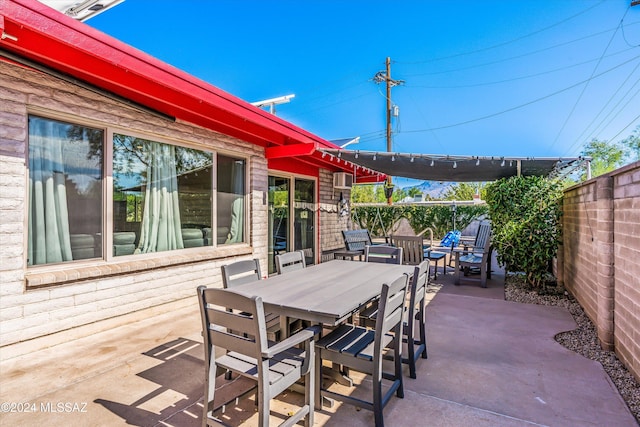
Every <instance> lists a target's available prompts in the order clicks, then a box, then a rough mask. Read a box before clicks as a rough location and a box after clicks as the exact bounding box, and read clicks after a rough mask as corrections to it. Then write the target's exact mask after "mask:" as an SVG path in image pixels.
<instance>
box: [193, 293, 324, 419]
mask: <svg viewBox="0 0 640 427" xmlns="http://www.w3.org/2000/svg"><path fill="white" fill-rule="evenodd" d="M198 300H199V302H200V314H201V318H202V330H203V334H202V335H203V337H204V351H205V382H204V410H203V419H202V426H203V427H207V426H212V425H213V426H218V425H225V424H223V423H221V422H220V421H219V420H218V419H216V418H215V417H214V414H213V401H214V395H215V377H216V371H217V369H218V368H221V369H224V370H227V371H230V372H233V373H236V374H238V375H241V376H243V377H246V378H249V379H251V380H254V381H256V383H257V385H258V393H257V400H258V402H257V404H258V425H259V426H261V427H267V426H268V425H269V413H270V411H269V405H270V401H271V399H272V398H273V397H275V396H277V395H278V394H280V393H282V392H283V391H284V390H286V389H287V388H289V387H291V386H292V385H293V384H294V383H295V382H297V381H298V380H299V379H300V378H303V377H304V384H305V393H304V405H303V406H302V407H301V408H300V409H299V410H298V411H296V412H295V413H294V414H292V415H291V416H290V418H288V419H287V420H286V421H285V422H284V423H283V424H282V425H287V426H290V425H294V424H296V423H297V422H299V421H300V420H302V419H303V418H304V425H305V426H307V427H311V426H313V416H314V396H313V393H314V392H315V387H314V384H313V381H314V380H315V377H314V375H315V374H314V363H315V358H314V336H315V335H316V334H318V333H319V332H320V328H319V327H314V328H308V329H304V330H302V331H300V332H298V333H296V334H294V335H292V336H290V337H288V338H287V339H286V340H284V341H281V342H279V343H276V344H274V343H272V342H268V341H267V329H266V324H265V316H264V307H263V304H262V299H261V298H259V297H255V296H254V297H246V296H243V295H240V294H236V293H234V292H232V291H230V290H227V289H219V288H207V287H205V286H199V287H198ZM221 307H229V308H232V309H233V310H232V311H227V310H226V309H225V308H221ZM299 345H303V348H299V347H298V346H299ZM216 349H218V350H220V349H224V350H225V351H226V352H225V354H224V355H222V356H220V357H216Z"/></svg>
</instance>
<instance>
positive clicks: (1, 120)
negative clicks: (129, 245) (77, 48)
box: [0, 61, 267, 358]
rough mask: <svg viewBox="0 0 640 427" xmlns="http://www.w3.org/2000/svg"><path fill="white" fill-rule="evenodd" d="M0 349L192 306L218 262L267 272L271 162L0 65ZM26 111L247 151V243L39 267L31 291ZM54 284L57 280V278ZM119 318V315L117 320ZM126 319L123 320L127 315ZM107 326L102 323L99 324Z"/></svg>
mask: <svg viewBox="0 0 640 427" xmlns="http://www.w3.org/2000/svg"><path fill="white" fill-rule="evenodd" d="M0 80H1V81H2V85H0V99H1V100H2V102H0V187H1V188H2V190H1V191H0V242H1V245H0V321H1V322H2V324H1V327H0V346H1V348H2V351H0V354H1V357H2V358H4V357H7V355H16V352H14V351H10V350H8V347H9V346H11V345H15V344H17V343H21V342H24V341H27V340H34V339H37V338H39V337H44V336H49V338H48V341H47V345H52V344H55V338H51V337H52V336H55V335H56V334H58V333H61V331H68V330H70V329H72V328H78V327H80V326H83V325H85V326H86V325H92V327H91V328H90V329H87V330H90V331H91V333H95V332H97V331H99V330H100V327H99V326H97V327H96V325H100V321H104V320H106V319H109V320H110V322H108V323H107V322H104V324H105V325H108V326H109V327H113V326H115V325H117V321H115V322H114V321H113V319H117V318H119V317H120V316H123V315H129V314H131V313H136V312H143V311H144V310H148V309H151V308H154V307H161V306H163V305H165V304H174V305H175V304H180V302H184V303H185V304H187V303H193V301H194V299H195V295H196V287H197V286H198V285H201V284H203V285H208V286H221V277H220V266H221V265H222V264H225V263H228V262H230V261H233V260H238V259H249V258H253V257H258V258H260V259H261V261H262V263H263V268H264V271H266V252H267V251H266V241H267V239H266V233H267V229H266V224H267V221H266V218H267V210H266V209H267V207H266V203H265V202H264V200H265V197H266V189H267V163H266V160H265V159H264V151H263V149H262V148H260V147H257V146H255V145H253V144H250V143H247V142H244V141H241V140H237V139H233V138H230V137H228V136H225V135H221V134H217V133H214V132H211V131H208V130H206V129H203V128H200V127H196V126H192V125H190V124H188V123H184V122H172V121H169V120H165V119H163V118H161V117H157V116H155V115H152V114H149V113H148V112H145V111H142V110H139V109H136V108H132V107H130V106H127V105H125V104H123V103H120V102H118V101H116V100H114V99H111V98H109V97H106V96H103V95H102V94H99V93H96V92H93V91H89V90H86V89H83V88H80V87H78V86H76V85H73V84H71V83H68V82H65V81H61V80H59V79H57V78H54V77H52V76H49V75H46V74H43V73H41V72H38V71H33V70H30V69H28V68H25V67H22V66H17V65H13V64H8V63H6V62H2V61H0ZM30 111H37V112H38V113H46V112H48V111H50V112H51V113H56V114H64V115H66V116H68V117H69V118H77V119H79V120H88V121H89V122H90V123H96V124H97V125H98V126H100V125H106V126H109V127H117V128H122V129H125V130H127V131H131V132H142V133H144V134H146V135H149V136H154V135H155V136H158V137H160V138H162V139H175V140H177V141H182V142H186V143H189V144H194V145H195V146H199V147H202V148H211V149H213V150H224V151H225V152H229V153H236V154H239V155H244V156H248V158H249V162H250V171H251V174H250V176H251V179H250V182H249V183H248V185H249V191H250V193H249V194H250V197H249V199H250V203H249V209H250V213H251V215H250V230H251V237H250V244H249V245H233V246H234V247H233V248H220V249H214V248H198V249H195V250H184V251H180V254H171V253H162V254H158V257H157V258H152V259H148V260H146V261H144V262H142V261H129V262H119V263H110V264H107V263H105V262H104V261H95V262H91V263H88V264H83V266H82V267H81V268H79V267H77V264H76V265H75V266H71V265H69V266H67V265H63V266H58V267H51V269H47V268H45V269H44V271H42V269H41V268H39V269H38V271H40V273H39V274H36V275H35V276H34V277H33V283H34V284H37V283H39V281H41V282H43V283H46V282H51V281H53V282H54V283H56V285H54V286H46V287H42V288H37V289H28V288H27V286H26V278H27V277H29V275H30V274H32V272H30V271H28V269H27V268H26V261H25V251H26V240H27V239H26V233H27V229H26V211H25V206H26V197H27V166H26V156H25V150H26V142H27V116H28V113H29V112H30ZM56 281H57V282H56ZM122 319H125V317H122ZM123 321H125V320H123ZM96 322H97V323H96ZM105 327H107V326H105Z"/></svg>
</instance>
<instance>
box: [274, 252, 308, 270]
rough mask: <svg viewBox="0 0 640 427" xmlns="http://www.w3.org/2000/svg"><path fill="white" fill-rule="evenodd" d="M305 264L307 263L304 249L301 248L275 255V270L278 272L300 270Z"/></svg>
mask: <svg viewBox="0 0 640 427" xmlns="http://www.w3.org/2000/svg"><path fill="white" fill-rule="evenodd" d="M306 266H307V263H306V261H305V258H304V251H302V250H299V251H294V252H285V253H283V254H279V255H276V271H277V272H278V274H282V273H286V272H287V271H293V270H300V269H302V268H306Z"/></svg>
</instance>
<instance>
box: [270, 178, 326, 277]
mask: <svg viewBox="0 0 640 427" xmlns="http://www.w3.org/2000/svg"><path fill="white" fill-rule="evenodd" d="M315 188H316V181H315V180H311V179H303V178H296V177H281V176H269V234H268V264H269V274H273V273H275V271H276V268H275V256H276V255H278V254H280V253H283V252H289V251H298V250H302V251H304V254H305V259H306V263H307V265H310V264H314V263H315V253H316V250H315V247H316V208H315V206H316V203H315V200H316V192H315ZM292 190H293V191H292Z"/></svg>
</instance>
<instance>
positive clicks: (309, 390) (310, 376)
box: [304, 366, 316, 427]
mask: <svg viewBox="0 0 640 427" xmlns="http://www.w3.org/2000/svg"><path fill="white" fill-rule="evenodd" d="M315 371H316V370H315V369H314V368H313V366H312V367H311V369H309V372H307V375H305V376H304V404H305V405H307V406H309V413H308V414H307V416H306V417H305V418H304V425H305V427H313V421H314V420H313V415H314V414H313V412H314V403H315V402H314V400H315V398H314V397H313V392H314V391H316V386H315V384H314V383H315V377H316V372H315Z"/></svg>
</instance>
